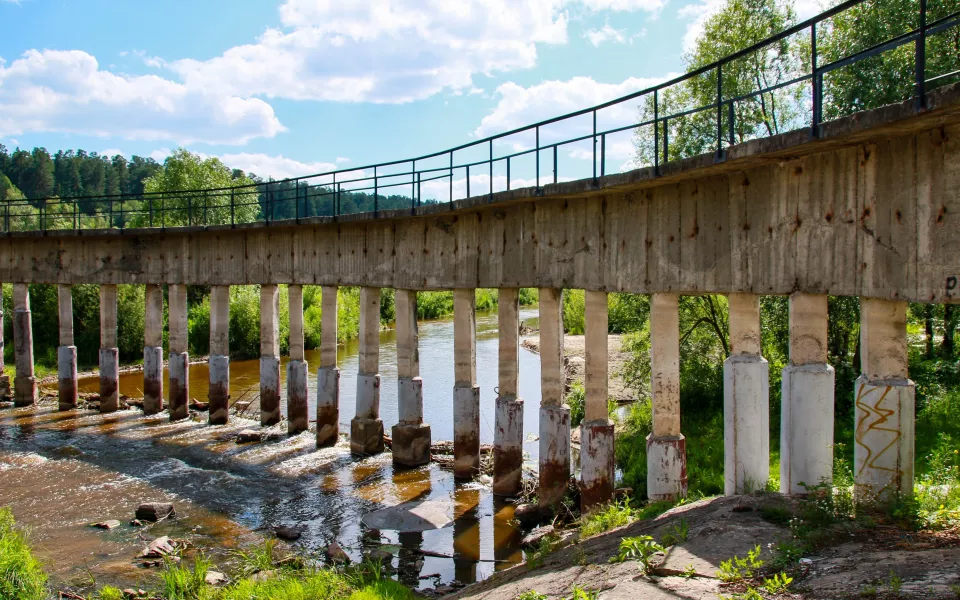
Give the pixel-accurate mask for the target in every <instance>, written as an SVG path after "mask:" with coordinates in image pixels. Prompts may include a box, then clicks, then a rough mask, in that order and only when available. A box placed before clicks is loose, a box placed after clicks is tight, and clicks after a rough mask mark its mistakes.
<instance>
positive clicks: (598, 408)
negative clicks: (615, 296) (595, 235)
mask: <svg viewBox="0 0 960 600" xmlns="http://www.w3.org/2000/svg"><path fill="white" fill-rule="evenodd" d="M584 319H585V320H584V325H585V332H584V333H585V338H586V340H585V349H586V376H585V380H586V381H585V385H584V387H585V388H586V390H585V391H586V407H585V411H584V418H583V423H582V424H581V430H580V439H581V451H580V467H581V469H580V474H581V480H582V481H581V487H580V493H581V496H580V504H581V510H582V512H584V513H587V512H589V511H590V510H592V509H595V508H597V507H599V506H601V505H604V504H607V503H608V502H610V501H611V500H613V487H614V478H615V476H616V473H615V472H614V469H615V466H614V455H613V441H614V437H613V436H614V434H613V421H611V420H610V415H609V414H608V411H607V399H608V397H609V394H608V381H607V370H608V366H607V322H608V313H607V294H606V292H591V291H587V292H585V294H584Z"/></svg>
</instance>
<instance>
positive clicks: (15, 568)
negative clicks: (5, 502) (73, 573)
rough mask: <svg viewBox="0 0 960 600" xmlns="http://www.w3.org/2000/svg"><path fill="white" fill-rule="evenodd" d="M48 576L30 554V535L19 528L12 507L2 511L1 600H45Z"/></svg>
mask: <svg viewBox="0 0 960 600" xmlns="http://www.w3.org/2000/svg"><path fill="white" fill-rule="evenodd" d="M46 587H47V576H46V575H44V573H43V570H42V569H41V568H40V563H39V562H38V561H37V559H35V558H34V557H33V555H32V554H31V553H30V548H29V546H27V536H26V535H25V534H24V533H23V532H22V531H20V530H19V529H17V527H16V525H15V523H14V520H13V513H12V512H11V511H10V509H9V508H0V598H3V599H4V600H42V599H43V598H45V597H46Z"/></svg>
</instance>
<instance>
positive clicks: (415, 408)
mask: <svg viewBox="0 0 960 600" xmlns="http://www.w3.org/2000/svg"><path fill="white" fill-rule="evenodd" d="M397 409H398V410H397V412H398V415H397V416H398V420H399V421H400V422H401V423H421V422H422V421H423V379H421V378H419V377H400V378H399V379H398V380H397Z"/></svg>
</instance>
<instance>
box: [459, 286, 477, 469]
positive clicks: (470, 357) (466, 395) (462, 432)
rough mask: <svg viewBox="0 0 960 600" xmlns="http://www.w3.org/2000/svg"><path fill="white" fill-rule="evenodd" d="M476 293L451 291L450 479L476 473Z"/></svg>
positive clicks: (465, 290)
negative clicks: (451, 450) (451, 439)
mask: <svg viewBox="0 0 960 600" xmlns="http://www.w3.org/2000/svg"><path fill="white" fill-rule="evenodd" d="M476 304H477V301H476V290H474V289H473V288H460V289H455V290H453V378H454V384H453V476H454V477H456V478H458V479H470V478H471V477H473V476H474V475H476V474H477V473H479V471H480V386H479V385H477V307H476Z"/></svg>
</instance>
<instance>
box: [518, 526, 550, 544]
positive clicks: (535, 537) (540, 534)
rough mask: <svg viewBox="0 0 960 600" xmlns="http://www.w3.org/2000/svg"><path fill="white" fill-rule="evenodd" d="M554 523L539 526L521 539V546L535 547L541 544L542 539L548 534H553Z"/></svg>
mask: <svg viewBox="0 0 960 600" xmlns="http://www.w3.org/2000/svg"><path fill="white" fill-rule="evenodd" d="M553 533H554V532H553V525H544V526H543V527H537V528H536V529H534V530H533V531H531V532H530V533H528V534H527V535H525V536H523V539H522V540H520V547H521V548H535V547H537V546H538V545H540V541H541V540H543V538H545V537H547V536H551V535H553Z"/></svg>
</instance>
